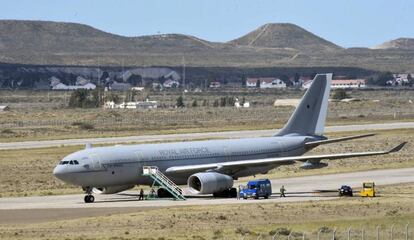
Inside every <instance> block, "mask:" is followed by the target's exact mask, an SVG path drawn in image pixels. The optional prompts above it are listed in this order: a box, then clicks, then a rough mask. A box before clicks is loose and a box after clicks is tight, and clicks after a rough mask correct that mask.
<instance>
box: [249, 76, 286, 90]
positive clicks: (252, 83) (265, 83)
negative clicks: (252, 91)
mask: <svg viewBox="0 0 414 240" xmlns="http://www.w3.org/2000/svg"><path fill="white" fill-rule="evenodd" d="M258 82H260V88H286V83H285V82H283V81H282V80H280V79H279V78H247V80H246V86H247V87H257V84H258Z"/></svg>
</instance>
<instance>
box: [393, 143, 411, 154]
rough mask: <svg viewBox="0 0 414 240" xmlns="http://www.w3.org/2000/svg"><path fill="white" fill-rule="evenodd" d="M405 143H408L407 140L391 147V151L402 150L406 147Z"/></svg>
mask: <svg viewBox="0 0 414 240" xmlns="http://www.w3.org/2000/svg"><path fill="white" fill-rule="evenodd" d="M405 144H407V142H403V143H401V144H399V145H398V146H396V147H395V148H393V149H391V150H390V153H392V152H398V151H400V150H401V149H402V148H403V147H404V145H405Z"/></svg>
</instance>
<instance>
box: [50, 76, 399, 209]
mask: <svg viewBox="0 0 414 240" xmlns="http://www.w3.org/2000/svg"><path fill="white" fill-rule="evenodd" d="M331 79H332V74H318V75H316V76H315V78H314V80H313V82H312V84H311V86H310V88H309V89H308V90H307V92H306V93H305V94H304V96H303V97H302V100H301V102H300V103H299V105H298V106H297V108H296V109H295V111H294V113H293V114H292V116H291V117H290V119H289V120H288V122H287V123H286V125H285V126H284V127H283V128H282V129H281V130H280V131H279V132H278V133H276V134H275V135H273V136H271V137H260V138H245V139H228V140H208V141H194V142H176V143H160V144H140V145H117V146H109V147H91V146H87V147H86V148H85V149H84V150H81V151H77V152H75V153H72V154H70V155H68V156H66V157H65V158H63V160H61V161H60V162H59V164H58V165H57V166H56V168H55V169H54V171H53V174H54V175H55V176H56V177H57V178H58V179H61V180H62V181H64V182H66V183H69V184H74V185H77V186H81V187H82V188H83V189H84V190H85V192H86V196H85V198H84V200H85V202H93V201H94V197H93V195H92V193H93V192H100V193H106V194H113V193H118V192H122V191H125V190H128V189H131V188H133V187H134V186H135V185H150V184H151V183H152V182H153V181H152V179H151V178H150V177H148V176H143V167H144V166H156V167H158V169H159V171H161V172H162V173H164V174H165V175H166V176H167V177H168V178H169V179H170V180H172V181H173V182H174V183H175V184H179V185H181V184H187V185H188V187H189V190H190V191H191V192H192V193H194V194H219V193H225V192H226V191H230V190H232V189H233V190H234V188H232V186H233V180H235V179H238V178H240V177H245V176H253V175H256V174H264V173H267V172H268V171H269V170H271V169H274V168H277V167H279V166H281V165H287V164H294V163H295V162H302V164H301V168H304V169H311V168H321V167H325V166H327V164H326V163H323V162H321V160H335V159H342V158H352V157H362V156H372V155H382V154H388V153H392V152H397V151H399V150H400V149H401V148H402V147H403V146H404V144H405V143H401V144H400V145H398V146H396V147H394V148H393V149H391V150H386V151H371V152H358V153H336V154H325V155H306V156H302V155H303V154H304V153H306V152H307V151H309V150H311V149H313V148H315V147H317V146H319V145H321V144H327V143H334V142H340V141H345V140H351V139H357V138H362V137H368V136H372V135H373V134H365V135H357V136H349V137H342V138H335V139H327V138H326V137H325V136H323V132H324V126H325V119H326V114H327V109H328V98H329V93H330V85H331ZM94 189H95V190H97V191H94Z"/></svg>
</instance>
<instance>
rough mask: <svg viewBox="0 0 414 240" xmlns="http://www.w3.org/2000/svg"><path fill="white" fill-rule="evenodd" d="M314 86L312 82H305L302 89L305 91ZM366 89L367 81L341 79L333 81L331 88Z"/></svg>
mask: <svg viewBox="0 0 414 240" xmlns="http://www.w3.org/2000/svg"><path fill="white" fill-rule="evenodd" d="M311 84H312V80H311V81H307V82H305V83H304V84H303V85H302V87H303V88H305V89H308V88H309V87H310V85H311ZM365 87H366V81H365V79H341V80H332V82H331V88H333V89H335V88H343V89H347V88H365Z"/></svg>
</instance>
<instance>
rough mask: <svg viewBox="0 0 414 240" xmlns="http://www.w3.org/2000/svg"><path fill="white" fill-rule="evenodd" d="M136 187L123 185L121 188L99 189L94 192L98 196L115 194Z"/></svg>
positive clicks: (93, 190) (94, 189)
mask: <svg viewBox="0 0 414 240" xmlns="http://www.w3.org/2000/svg"><path fill="white" fill-rule="evenodd" d="M133 187H134V185H121V186H110V187H99V188H93V189H92V192H94V193H96V194H113V193H119V192H122V191H125V190H128V189H131V188H133Z"/></svg>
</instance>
